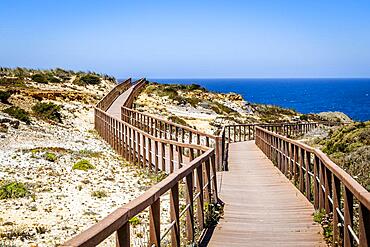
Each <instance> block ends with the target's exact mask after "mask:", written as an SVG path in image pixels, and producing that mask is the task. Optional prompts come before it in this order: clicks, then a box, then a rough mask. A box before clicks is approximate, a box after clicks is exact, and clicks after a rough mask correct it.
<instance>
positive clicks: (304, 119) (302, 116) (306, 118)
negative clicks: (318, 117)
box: [299, 115, 308, 121]
mask: <svg viewBox="0 0 370 247" xmlns="http://www.w3.org/2000/svg"><path fill="white" fill-rule="evenodd" d="M299 119H300V120H302V121H308V115H300V116H299Z"/></svg>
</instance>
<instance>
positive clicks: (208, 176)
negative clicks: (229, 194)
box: [204, 159, 211, 205]
mask: <svg viewBox="0 0 370 247" xmlns="http://www.w3.org/2000/svg"><path fill="white" fill-rule="evenodd" d="M204 168H205V173H204V174H205V183H206V184H207V186H206V189H205V191H204V197H205V201H206V202H207V203H208V205H209V204H211V168H210V161H209V159H207V160H206V161H205V162H204Z"/></svg>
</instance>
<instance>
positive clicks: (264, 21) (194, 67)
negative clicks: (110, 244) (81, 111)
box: [0, 0, 370, 78]
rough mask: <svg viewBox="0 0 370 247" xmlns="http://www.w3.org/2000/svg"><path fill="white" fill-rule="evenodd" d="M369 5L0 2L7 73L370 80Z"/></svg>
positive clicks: (0, 62) (0, 55) (0, 43)
mask: <svg viewBox="0 0 370 247" xmlns="http://www.w3.org/2000/svg"><path fill="white" fill-rule="evenodd" d="M369 13H370V1H361V0H356V1H348V0H347V1H340V0H337V1H329V0H325V1H320V0H316V1H315V0H310V1H303V0H302V1H297V0H295V1H288V0H287V1H279V0H271V1H269V0H264V1H261V0H260V1H247V0H243V1H238V0H233V1H217V0H212V1H201V0H198V1H190V0H187V1H181V2H180V1H175V0H173V1H160V0H157V1H144V0H141V1H122V0H121V1H113V0H110V1H103V0H90V1H81V0H80V1H78V0H63V1H57V0H44V1H42V0H1V1H0V66H5V67H16V66H20V67H32V68H54V67H62V68H68V69H74V70H93V71H98V72H102V73H107V74H111V75H114V76H116V77H118V78H124V77H129V76H131V77H149V78H209V77H211V78H223V77H234V78H248V77H370V14H369Z"/></svg>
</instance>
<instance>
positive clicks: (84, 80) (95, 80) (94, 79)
mask: <svg viewBox="0 0 370 247" xmlns="http://www.w3.org/2000/svg"><path fill="white" fill-rule="evenodd" d="M78 82H79V83H80V84H87V85H98V84H100V77H99V76H97V75H84V76H81V77H80V78H79V80H78Z"/></svg>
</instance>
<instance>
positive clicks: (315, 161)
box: [313, 155, 320, 209]
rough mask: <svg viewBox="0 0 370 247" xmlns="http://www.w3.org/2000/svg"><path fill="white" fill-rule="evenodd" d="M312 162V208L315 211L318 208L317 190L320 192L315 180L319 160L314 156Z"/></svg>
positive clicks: (317, 174) (317, 173)
mask: <svg viewBox="0 0 370 247" xmlns="http://www.w3.org/2000/svg"><path fill="white" fill-rule="evenodd" d="M313 162H314V163H313V176H314V179H313V187H314V207H315V209H318V208H319V190H320V184H319V182H318V181H317V178H318V176H319V170H318V166H319V162H320V161H319V158H318V157H317V156H316V155H315V156H314V161H313Z"/></svg>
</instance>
